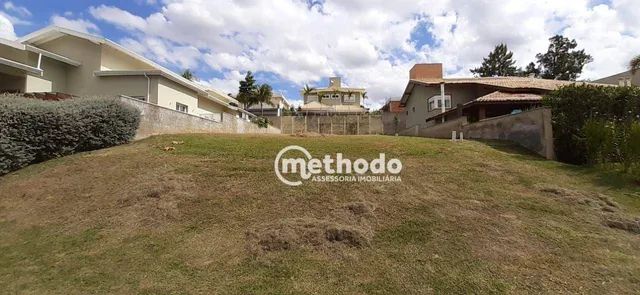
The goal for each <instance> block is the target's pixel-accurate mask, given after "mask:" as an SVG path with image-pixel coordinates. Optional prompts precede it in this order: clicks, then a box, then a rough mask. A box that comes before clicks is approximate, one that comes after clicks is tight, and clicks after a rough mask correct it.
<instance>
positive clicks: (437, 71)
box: [409, 63, 442, 80]
mask: <svg viewBox="0 0 640 295" xmlns="http://www.w3.org/2000/svg"><path fill="white" fill-rule="evenodd" d="M409 79H427V80H434V79H442V64H441V63H433V64H416V65H414V66H413V68H411V70H409Z"/></svg>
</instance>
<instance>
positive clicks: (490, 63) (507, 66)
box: [471, 44, 518, 77]
mask: <svg viewBox="0 0 640 295" xmlns="http://www.w3.org/2000/svg"><path fill="white" fill-rule="evenodd" d="M515 64H516V61H515V60H513V52H511V51H509V49H508V48H507V45H506V44H499V45H497V46H496V48H495V49H493V51H492V52H490V53H489V56H487V57H485V58H483V59H482V65H481V66H480V67H478V68H475V69H471V72H472V73H473V74H475V75H478V76H480V77H495V76H516V75H517V74H518V68H517V67H516V66H515Z"/></svg>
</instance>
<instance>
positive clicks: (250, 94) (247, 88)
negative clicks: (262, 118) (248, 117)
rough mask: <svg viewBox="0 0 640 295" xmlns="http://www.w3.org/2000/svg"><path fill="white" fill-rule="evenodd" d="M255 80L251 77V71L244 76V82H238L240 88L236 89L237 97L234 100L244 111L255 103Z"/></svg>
mask: <svg viewBox="0 0 640 295" xmlns="http://www.w3.org/2000/svg"><path fill="white" fill-rule="evenodd" d="M257 88H258V87H257V86H256V79H255V78H254V77H253V73H251V71H248V72H247V75H245V76H244V80H243V81H240V87H238V96H236V99H237V100H238V101H239V102H240V103H242V104H243V105H244V109H245V110H246V109H247V108H248V107H249V106H250V105H252V104H254V103H256V102H257V101H256V95H255V94H256V90H257Z"/></svg>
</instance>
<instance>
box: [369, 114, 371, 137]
mask: <svg viewBox="0 0 640 295" xmlns="http://www.w3.org/2000/svg"><path fill="white" fill-rule="evenodd" d="M369 135H371V114H369Z"/></svg>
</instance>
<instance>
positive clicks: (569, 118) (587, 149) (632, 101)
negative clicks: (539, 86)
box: [543, 84, 640, 164]
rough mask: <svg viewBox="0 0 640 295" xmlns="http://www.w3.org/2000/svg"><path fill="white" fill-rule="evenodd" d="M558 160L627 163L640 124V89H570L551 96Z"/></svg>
mask: <svg viewBox="0 0 640 295" xmlns="http://www.w3.org/2000/svg"><path fill="white" fill-rule="evenodd" d="M543 104H544V105H545V106H548V107H550V108H551V112H552V117H553V118H552V122H553V135H554V145H555V152H556V156H557V157H558V160H560V161H563V162H567V163H572V164H585V163H589V162H594V161H595V160H597V159H601V160H599V161H611V162H625V161H627V160H629V159H630V157H634V155H630V154H628V153H627V149H628V148H629V145H630V144H633V143H632V141H633V140H632V138H630V136H631V135H634V134H635V132H636V131H635V130H636V128H637V127H635V126H637V125H636V124H637V123H638V122H640V88H638V87H614V86H593V85H575V84H574V85H569V86H565V87H561V88H559V89H558V90H555V91H552V92H551V93H549V94H547V95H546V96H545V97H544V99H543Z"/></svg>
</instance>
